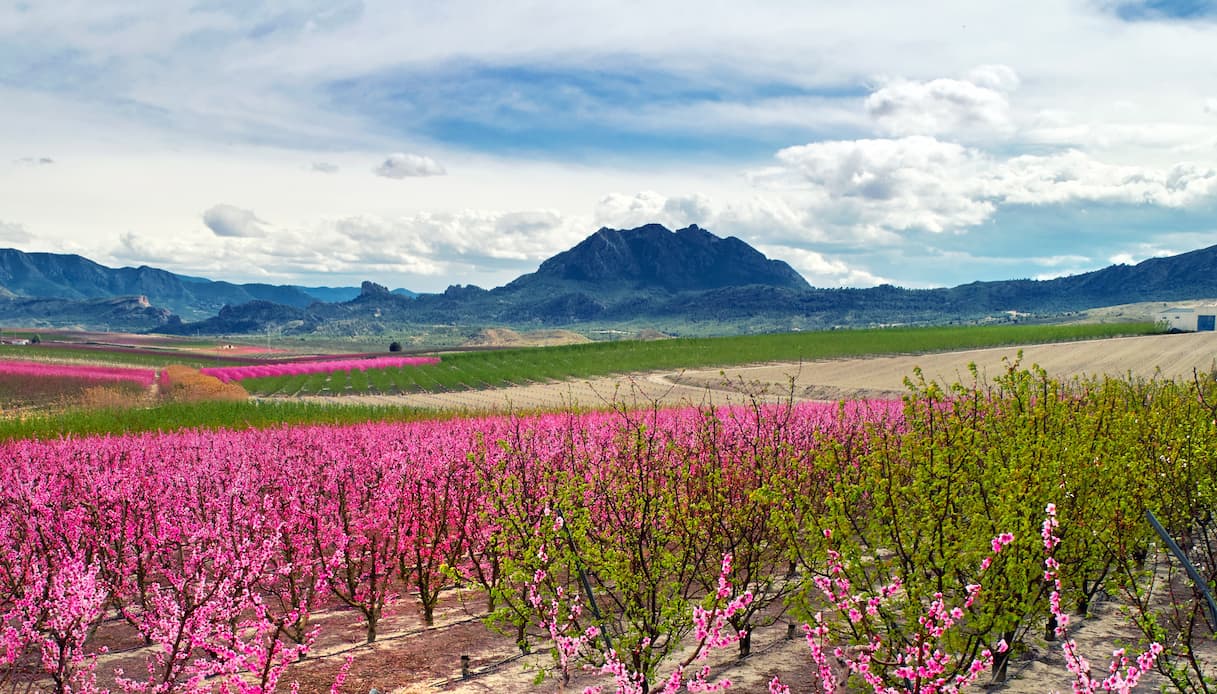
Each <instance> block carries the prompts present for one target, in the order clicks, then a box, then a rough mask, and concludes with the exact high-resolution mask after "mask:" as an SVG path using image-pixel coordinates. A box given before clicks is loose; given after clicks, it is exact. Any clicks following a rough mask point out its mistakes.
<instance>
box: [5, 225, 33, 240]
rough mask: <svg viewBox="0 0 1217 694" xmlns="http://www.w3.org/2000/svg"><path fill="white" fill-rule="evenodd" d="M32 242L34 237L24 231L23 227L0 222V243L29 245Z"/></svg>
mask: <svg viewBox="0 0 1217 694" xmlns="http://www.w3.org/2000/svg"><path fill="white" fill-rule="evenodd" d="M33 240H34V235H33V234H31V233H30V232H28V231H26V229H25V227H24V226H23V225H21V224H16V223H14V222H4V221H0V242H4V243H29V242H30V241H33Z"/></svg>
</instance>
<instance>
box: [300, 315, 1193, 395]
mask: <svg viewBox="0 0 1217 694" xmlns="http://www.w3.org/2000/svg"><path fill="white" fill-rule="evenodd" d="M1020 350H1021V351H1022V355H1023V356H1022V364H1023V365H1024V366H1030V365H1032V364H1038V365H1039V366H1041V367H1043V368H1044V369H1045V370H1046V371H1047V372H1048V374H1049V375H1051V376H1054V377H1058V378H1068V377H1072V376H1098V375H1102V374H1109V375H1112V376H1117V377H1121V376H1128V375H1132V376H1133V377H1136V378H1145V379H1149V378H1154V377H1155V376H1157V377H1161V378H1190V377H1191V376H1192V374H1193V371H1194V370H1196V371H1201V372H1207V371H1209V370H1211V369H1213V368H1214V366H1215V365H1217V333H1188V334H1176V335H1150V336H1142V337H1122V338H1109V339H1103V340H1086V341H1079V342H1066V343H1057V344H1041V345H1028V346H1022V347H1019V346H1009V347H994V348H988V349H976V350H965V351H959V352H945V353H937V354H921V355H900V356H891V357H883V356H877V357H866V358H857V359H825V360H815V359H814V358H813V359H810V360H808V361H805V362H802V363H782V364H764V365H757V366H747V367H730V368H727V369H700V370H688V371H681V372H663V373H641V374H625V375H619V376H609V377H601V378H593V379H576V380H571V381H563V382H555V383H537V384H531V385H525V386H512V387H508V388H497V389H492V390H476V391H458V392H449V393H421V394H409V395H358V396H343V397H342V398H341V400H342V401H345V402H360V403H375V404H393V405H407V406H411V407H422V408H434V409H447V410H451V409H458V410H460V409H465V410H472V411H504V410H531V409H539V408H545V409H553V408H562V407H568V406H573V407H592V408H599V407H606V406H611V405H613V404H622V403H624V404H630V405H634V404H637V405H649V404H653V403H659V404H671V405H676V404H693V405H705V404H711V403H713V404H724V403H728V402H743V401H746V400H748V399H749V398H751V397H752V396H753V395H755V396H757V397H758V398H759V399H761V400H765V401H779V400H785V399H787V398H789V397H793V398H794V399H796V400H838V399H841V398H896V397H900V395H901V394H903V393H904V392H906V388H905V385H904V379H905V378H909V377H912V376H913V373H914V369H916V368H920V369H921V370H922V373H923V374H924V375H925V377H926V379H927V380H936V381H940V382H945V383H951V382H955V381H960V380H962V381H964V382H967V381H969V380H970V378H971V377H970V375H969V373H968V365H969V364H972V363H974V364H976V367H977V369H978V373H979V374H980V375H981V376H982V377H985V376H988V377H989V378H992V377H995V376H997V375H1000V374H1001V372H1002V371H1003V370H1004V369H1005V363H1006V362H1013V361H1014V360H1015V359H1017V358H1018V354H1019V351H1020ZM305 399H311V400H317V401H321V402H334V401H335V398H333V397H308V398H305Z"/></svg>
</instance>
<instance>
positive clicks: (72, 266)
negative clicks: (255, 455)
mask: <svg viewBox="0 0 1217 694" xmlns="http://www.w3.org/2000/svg"><path fill="white" fill-rule="evenodd" d="M0 286H2V287H3V288H4V290H6V291H7V292H8V293H10V294H12V295H14V296H17V297H24V298H31V299H32V298H40V299H57V300H60V301H68V302H71V301H87V300H90V299H110V298H114V297H135V296H143V297H146V298H147V300H148V302H149V303H151V304H152V305H153V306H155V307H157V308H163V309H168V310H169V311H171V312H172V313H175V314H178V315H180V316H182V317H183V318H186V319H191V320H197V319H202V318H208V317H211V316H214V315H216V313H217V312H218V311H219V310H220V309H221V308H223V307H224V306H226V305H237V304H243V303H246V302H249V301H269V302H271V303H275V304H283V305H286V306H292V307H296V308H306V307H308V306H309V305H310V304H312V303H314V302H316V301H326V302H332V301H350V300H351V299H354V298H355V297H357V296H359V288H357V287H300V286H295V285H272V284H258V283H253V284H233V283H231V282H216V281H212V280H209V279H204V278H201V277H190V276H186V275H177V274H174V273H172V272H168V271H166V270H159V269H156V268H151V267H147V266H140V267H138V268H132V267H124V268H117V269H116V268H109V267H106V266H104V265H99V264H98V263H95V262H93V261H92V260H89V259H87V258H84V257H82V256H79V255H65V254H58V253H25V252H22V251H19V250H16V249H13V248H4V249H0ZM399 291H405V290H399ZM65 306H66V304H65ZM3 315H5V316H7V315H8V314H7V313H5V314H3ZM13 317H17V315H14V316H13Z"/></svg>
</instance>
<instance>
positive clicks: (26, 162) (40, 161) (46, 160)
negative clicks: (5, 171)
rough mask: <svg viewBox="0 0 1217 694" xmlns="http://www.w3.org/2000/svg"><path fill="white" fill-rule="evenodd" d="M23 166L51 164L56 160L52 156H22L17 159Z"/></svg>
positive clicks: (16, 161)
mask: <svg viewBox="0 0 1217 694" xmlns="http://www.w3.org/2000/svg"><path fill="white" fill-rule="evenodd" d="M15 163H17V164H20V165H21V166H50V165H51V164H54V163H55V160H54V159H52V158H50V157H22V158H20V159H17V160H15Z"/></svg>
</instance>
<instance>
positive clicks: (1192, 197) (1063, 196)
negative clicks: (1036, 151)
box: [988, 150, 1217, 208]
mask: <svg viewBox="0 0 1217 694" xmlns="http://www.w3.org/2000/svg"><path fill="white" fill-rule="evenodd" d="M988 192H989V193H990V194H992V195H993V196H995V197H999V198H1000V199H1001V200H1002V201H1003V202H1005V203H1017V204H1028V205H1044V204H1067V203H1071V202H1078V201H1097V202H1119V203H1131V204H1145V205H1155V206H1160V207H1167V208H1179V207H1189V206H1191V205H1195V204H1198V203H1202V202H1205V201H1209V200H1212V199H1213V198H1214V197H1217V170H1215V169H1213V168H1210V167H1206V166H1200V165H1197V164H1191V163H1180V164H1175V165H1174V166H1171V167H1169V168H1166V169H1158V168H1153V167H1146V166H1129V165H1124V166H1121V165H1114V164H1107V163H1104V162H1100V161H1097V160H1095V159H1094V158H1092V157H1090V156H1089V155H1087V154H1085V153H1083V152H1081V151H1078V150H1072V151H1069V152H1064V153H1061V154H1054V155H1048V156H1038V155H1024V156H1020V157H1014V158H1012V159H1010V160H1008V161H1006V162H1004V163H1002V164H1000V165H999V166H997V167H995V170H994V171H993V172H992V173H991V174H990V175H989V183H988Z"/></svg>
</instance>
